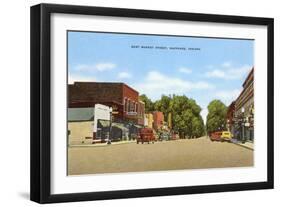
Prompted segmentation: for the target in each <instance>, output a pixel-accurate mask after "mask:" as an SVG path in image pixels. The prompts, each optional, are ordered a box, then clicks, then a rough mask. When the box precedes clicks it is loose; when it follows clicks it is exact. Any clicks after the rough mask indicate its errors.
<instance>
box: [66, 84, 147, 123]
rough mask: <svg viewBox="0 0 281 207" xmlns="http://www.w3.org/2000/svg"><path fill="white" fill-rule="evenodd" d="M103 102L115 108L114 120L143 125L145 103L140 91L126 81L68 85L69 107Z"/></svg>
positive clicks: (80, 106)
mask: <svg viewBox="0 0 281 207" xmlns="http://www.w3.org/2000/svg"><path fill="white" fill-rule="evenodd" d="M95 104H103V105H106V106H109V107H112V109H113V113H112V116H113V121H114V122H130V123H134V124H140V125H143V123H144V103H142V102H140V101H139V93H138V91H136V90H134V89H133V88H131V87H129V86H128V85H126V84H125V83H110V82H74V84H69V85H68V107H69V108H83V107H94V106H95Z"/></svg>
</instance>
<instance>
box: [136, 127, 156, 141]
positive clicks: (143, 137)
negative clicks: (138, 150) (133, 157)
mask: <svg viewBox="0 0 281 207" xmlns="http://www.w3.org/2000/svg"><path fill="white" fill-rule="evenodd" d="M155 141H156V139H155V136H154V133H153V129H151V128H142V129H140V130H139V135H138V138H137V144H138V143H140V142H141V143H142V144H143V143H144V142H147V143H148V144H149V143H150V142H152V143H153V144H154V142H155Z"/></svg>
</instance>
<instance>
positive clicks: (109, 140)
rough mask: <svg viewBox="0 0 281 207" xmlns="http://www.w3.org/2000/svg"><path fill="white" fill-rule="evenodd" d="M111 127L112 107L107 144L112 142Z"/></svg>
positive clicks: (110, 109)
mask: <svg viewBox="0 0 281 207" xmlns="http://www.w3.org/2000/svg"><path fill="white" fill-rule="evenodd" d="M111 127H112V107H110V108H109V135H108V140H107V144H111Z"/></svg>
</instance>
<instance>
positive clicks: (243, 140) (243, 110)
mask: <svg viewBox="0 0 281 207" xmlns="http://www.w3.org/2000/svg"><path fill="white" fill-rule="evenodd" d="M241 112H242V143H243V144H244V143H245V137H244V112H245V108H244V107H242V109H241Z"/></svg>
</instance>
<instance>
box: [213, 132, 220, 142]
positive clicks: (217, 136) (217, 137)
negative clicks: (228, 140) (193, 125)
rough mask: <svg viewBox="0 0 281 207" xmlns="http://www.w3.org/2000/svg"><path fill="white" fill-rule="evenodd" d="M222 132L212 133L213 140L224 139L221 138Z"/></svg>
mask: <svg viewBox="0 0 281 207" xmlns="http://www.w3.org/2000/svg"><path fill="white" fill-rule="evenodd" d="M221 135H222V132H212V133H211V135H210V139H211V141H212V142H213V141H222V139H221Z"/></svg>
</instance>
